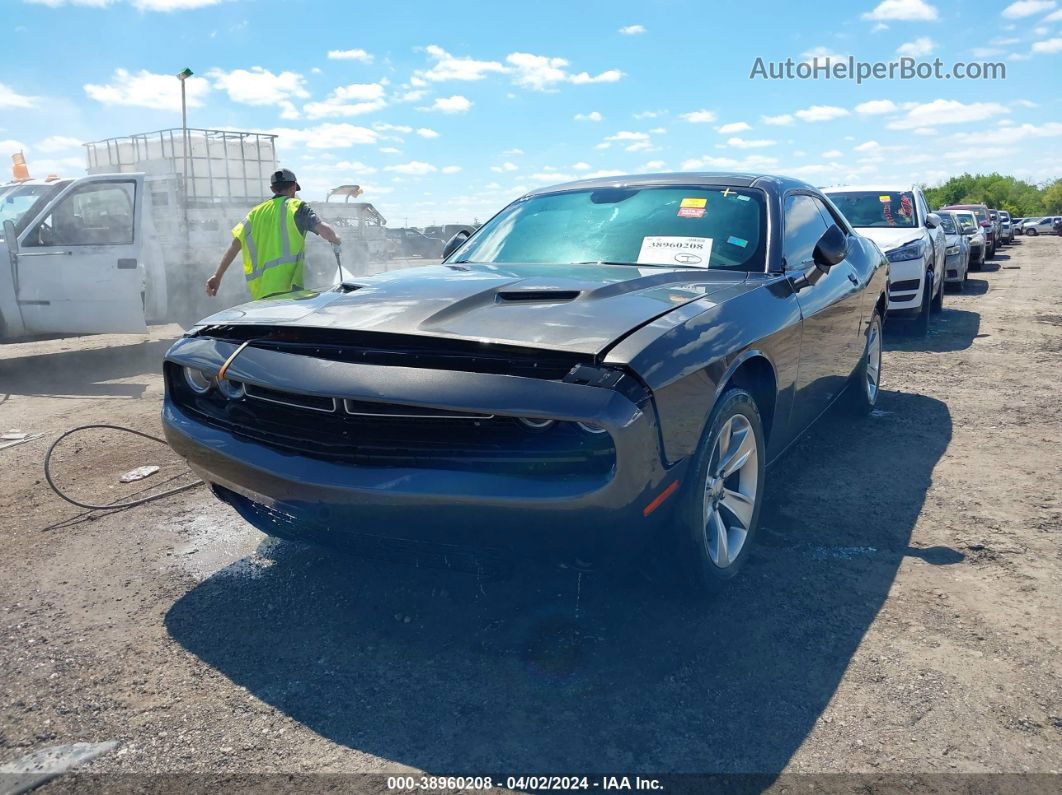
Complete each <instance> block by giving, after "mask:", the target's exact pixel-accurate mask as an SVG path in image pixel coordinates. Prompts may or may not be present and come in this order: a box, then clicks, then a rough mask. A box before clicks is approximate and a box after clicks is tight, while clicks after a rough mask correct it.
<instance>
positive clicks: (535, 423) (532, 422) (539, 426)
mask: <svg viewBox="0 0 1062 795" xmlns="http://www.w3.org/2000/svg"><path fill="white" fill-rule="evenodd" d="M520 422H522V423H523V424H524V425H526V426H527V427H528V428H533V429H534V430H536V431H544V430H546V428H548V427H549V426H551V425H552V424H553V422H554V421H553V420H540V419H533V418H531V417H520Z"/></svg>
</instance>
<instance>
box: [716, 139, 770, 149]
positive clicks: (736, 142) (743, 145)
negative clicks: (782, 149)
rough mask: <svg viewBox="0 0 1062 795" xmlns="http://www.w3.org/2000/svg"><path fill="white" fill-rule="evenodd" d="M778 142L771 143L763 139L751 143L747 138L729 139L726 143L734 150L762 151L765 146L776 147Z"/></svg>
mask: <svg viewBox="0 0 1062 795" xmlns="http://www.w3.org/2000/svg"><path fill="white" fill-rule="evenodd" d="M776 143H778V142H777V141H770V140H767V139H761V140H758V141H749V140H747V139H745V138H736V137H735V138H728V139H727V141H726V145H727V146H731V147H733V148H734V149H761V148H763V147H765V146H774V145H775V144H776Z"/></svg>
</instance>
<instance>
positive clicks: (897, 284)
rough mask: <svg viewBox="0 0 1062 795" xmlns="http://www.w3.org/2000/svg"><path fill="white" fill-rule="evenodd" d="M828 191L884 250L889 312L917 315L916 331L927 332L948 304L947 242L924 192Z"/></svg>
mask: <svg viewBox="0 0 1062 795" xmlns="http://www.w3.org/2000/svg"><path fill="white" fill-rule="evenodd" d="M823 192H824V193H825V194H826V196H827V197H829V199H830V200H831V201H832V202H833V203H834V204H835V205H836V206H837V208H838V209H839V210H840V211H841V212H842V213H844V216H845V218H847V219H848V222H849V223H850V224H852V226H854V227H855V228H856V229H857V230H858V231H859V233H860V234H861V235H866V236H867V237H869V238H870V239H871V240H873V241H874V242H875V243H877V244H878V246H879V247H880V248H881V250H882V251H884V252H885V256H886V257H887V258H888V260H889V314H890V315H909V316H913V317H914V319H915V324H916V325H915V330H916V332H917V333H919V334H926V333H928V332H929V317H930V314H931V313H935V312H939V311H940V310H941V308H942V307H943V305H944V249H945V248H947V243H946V241H945V236H944V230H943V229H941V228H940V216H939V215H937V214H936V213H931V212H930V211H929V204H928V203H927V202H926V198H925V195H924V194H923V193H922V189H921V188H919V187H918V186H917V185H916V186H906V187H898V186H895V185H893V186H887V187H883V186H881V185H868V186H856V187H847V186H846V187H839V188H826V189H824V191H823ZM986 218H987V215H986Z"/></svg>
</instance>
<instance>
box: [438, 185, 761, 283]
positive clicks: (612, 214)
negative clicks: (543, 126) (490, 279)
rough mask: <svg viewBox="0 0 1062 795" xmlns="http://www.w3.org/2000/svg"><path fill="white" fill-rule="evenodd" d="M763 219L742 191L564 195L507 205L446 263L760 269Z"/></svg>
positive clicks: (756, 202) (753, 197) (754, 200)
mask: <svg viewBox="0 0 1062 795" xmlns="http://www.w3.org/2000/svg"><path fill="white" fill-rule="evenodd" d="M765 220H766V207H765V203H764V198H763V194H762V193H761V192H760V191H758V190H751V189H748V188H730V187H723V186H720V187H708V186H704V185H701V186H698V187H671V186H668V187H623V188H620V187H616V188H596V189H585V190H571V191H563V192H560V193H548V194H542V195H538V196H530V197H528V198H525V199H521V200H519V201H516V202H514V203H512V204H510V205H509V206H508V207H506V208H505V209H504V210H502V211H501V212H500V213H499V214H498V215H496V216H495V217H494V218H492V219H491V220H490V221H488V222H487V223H486V224H485V225H484V226H483V228H482V229H480V230H479V231H478V232H477V233H476V234H475V236H474V237H472V239H470V240H469V241H468V242H467V243H466V244H465V245H464V246H462V247H461V248H459V249H458V250H457V251H456V252H455V253H454V254H453V255H452V257H451V258H450V260H449V261H450V262H483V263H508V262H519V263H546V264H553V265H574V264H580V265H588V264H598V263H600V264H619V265H639V266H647V267H671V268H680V267H687V268H712V269H727V270H737V271H762V270H764V269H765V267H764V266H765V253H764V252H765V248H766V244H765V238H766V235H765V229H766V223H765Z"/></svg>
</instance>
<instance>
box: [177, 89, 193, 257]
mask: <svg viewBox="0 0 1062 795" xmlns="http://www.w3.org/2000/svg"><path fill="white" fill-rule="evenodd" d="M191 76H192V70H191V69H187V68H186V69H184V70H183V71H181V72H178V73H177V79H178V80H180V81H181V141H182V149H183V150H184V158H183V160H184V167H183V171H184V174H183V179H184V201H183V202H181V215H182V216H183V218H184V240H185V244H186V246H187V243H188V179H189V176H190V175H189V173H188V101H187V97H186V95H185V89H184V83H185V81H186V80H187V79H188V78H189V77H191Z"/></svg>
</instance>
